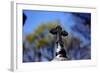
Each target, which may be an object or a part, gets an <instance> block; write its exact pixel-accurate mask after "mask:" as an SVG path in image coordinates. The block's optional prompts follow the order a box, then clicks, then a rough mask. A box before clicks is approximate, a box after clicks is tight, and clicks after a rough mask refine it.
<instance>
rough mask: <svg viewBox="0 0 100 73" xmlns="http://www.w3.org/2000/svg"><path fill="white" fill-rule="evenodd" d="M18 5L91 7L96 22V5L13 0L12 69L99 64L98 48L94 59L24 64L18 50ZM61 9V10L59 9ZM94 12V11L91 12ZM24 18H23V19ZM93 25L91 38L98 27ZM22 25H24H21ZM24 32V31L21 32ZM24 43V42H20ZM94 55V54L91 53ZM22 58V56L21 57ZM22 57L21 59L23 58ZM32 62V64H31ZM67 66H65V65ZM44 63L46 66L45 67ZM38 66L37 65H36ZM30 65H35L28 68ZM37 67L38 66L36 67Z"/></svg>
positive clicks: (92, 44)
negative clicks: (83, 5)
mask: <svg viewBox="0 0 100 73" xmlns="http://www.w3.org/2000/svg"><path fill="white" fill-rule="evenodd" d="M18 5H34V6H40V7H41V6H49V7H51V8H52V7H55V8H56V7H57V8H59V7H60V8H63V7H64V8H69V9H70V8H79V9H84V8H86V9H90V10H93V15H92V16H91V21H93V22H91V23H93V24H96V8H95V7H81V6H80V7H77V6H67V5H63V4H62V5H53V4H50V5H48V4H47V5H46V4H36V3H35V4H34V2H33V3H24V2H11V70H12V71H20V70H22V71H24V70H28V71H29V70H38V69H39V70H43V69H55V68H58V69H59V68H66V67H84V66H85V67H86V66H96V64H97V56H96V49H95V50H94V49H93V51H94V53H93V52H92V53H93V60H79V61H64V62H62V61H61V62H46V63H44V62H42V63H37V62H34V63H33V64H32V63H27V64H26V65H22V64H23V63H21V62H19V61H20V60H19V55H18V52H19V51H20V50H18V47H19V46H18V44H19V42H20V41H19V40H18V29H19V27H20V24H18V22H19V19H18V18H19V17H18ZM57 11H59V10H57ZM91 13H92V12H91ZM21 20H22V19H21ZM93 24H92V25H91V38H94V39H95V36H93V35H92V34H93V33H95V31H94V29H95V28H96V27H95V26H94V25H93ZM21 27H22V26H21ZM20 30H22V29H20ZM21 33H22V32H21ZM95 42H96V41H95V40H92V39H91V48H93V47H94V46H95ZM20 43H22V42H20ZM91 57H92V54H91ZM21 58H22V57H21ZM21 58H20V59H21ZM29 64H31V66H30V65H29ZM65 64H66V65H67V66H64V65H65ZM43 65H44V67H43ZM36 66H37V67H36ZM47 66H48V67H47ZM29 67H33V68H30V69H28V68H29ZM35 67H36V68H35Z"/></svg>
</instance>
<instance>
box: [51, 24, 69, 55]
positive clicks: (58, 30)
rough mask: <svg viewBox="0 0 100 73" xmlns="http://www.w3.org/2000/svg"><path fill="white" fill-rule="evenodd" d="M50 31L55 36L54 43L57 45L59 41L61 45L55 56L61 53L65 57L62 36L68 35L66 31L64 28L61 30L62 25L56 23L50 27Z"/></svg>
mask: <svg viewBox="0 0 100 73" xmlns="http://www.w3.org/2000/svg"><path fill="white" fill-rule="evenodd" d="M50 33H52V34H53V35H55V36H56V45H57V46H58V43H59V44H60V46H61V50H60V51H59V52H58V53H56V56H57V55H58V54H61V56H62V57H66V51H65V49H64V43H63V40H62V36H68V32H66V31H65V30H62V27H61V26H60V25H58V26H57V27H56V28H53V29H51V30H50Z"/></svg>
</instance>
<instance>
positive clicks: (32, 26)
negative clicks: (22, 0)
mask: <svg viewBox="0 0 100 73" xmlns="http://www.w3.org/2000/svg"><path fill="white" fill-rule="evenodd" d="M23 12H24V14H25V15H26V16H27V19H26V21H25V25H24V28H23V29H24V33H25V34H29V33H33V32H34V30H36V29H37V27H38V26H39V25H41V24H42V23H48V22H54V21H57V20H59V21H60V23H61V24H60V25H61V26H62V27H63V28H64V29H65V30H67V31H69V30H70V26H71V25H73V24H74V21H73V16H72V14H71V13H70V12H69V13H68V12H54V11H36V10H35V11H34V10H23Z"/></svg>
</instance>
